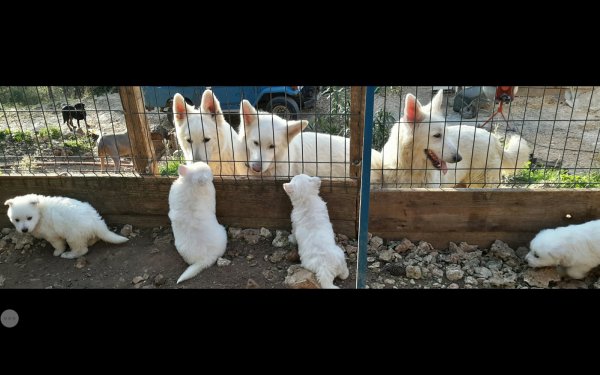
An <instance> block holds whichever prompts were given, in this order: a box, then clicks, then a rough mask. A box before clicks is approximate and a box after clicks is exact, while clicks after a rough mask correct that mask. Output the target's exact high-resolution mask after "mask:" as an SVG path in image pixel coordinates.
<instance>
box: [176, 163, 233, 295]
mask: <svg viewBox="0 0 600 375" xmlns="http://www.w3.org/2000/svg"><path fill="white" fill-rule="evenodd" d="M212 181H213V174H212V172H211V170H210V167H209V166H208V164H206V163H204V162H196V163H193V164H190V165H183V164H181V165H179V178H178V179H177V180H175V182H174V183H173V185H172V186H171V190H170V192H169V219H171V225H172V227H173V236H174V237H175V247H176V248H177V251H178V252H179V254H180V255H181V256H182V257H183V260H185V261H186V262H187V264H189V265H190V266H189V267H188V268H187V269H186V270H185V272H183V274H182V275H181V276H180V277H179V280H177V283H178V284H179V283H180V282H182V281H184V280H187V279H191V278H192V277H194V276H196V275H197V274H198V273H200V271H202V270H203V269H205V268H208V267H210V266H211V265H213V264H214V263H215V262H216V261H217V259H219V257H220V256H222V255H223V254H224V253H225V247H226V246H227V233H226V232H225V228H224V227H223V226H222V225H220V224H219V222H218V221H217V216H216V215H215V212H216V204H217V203H216V198H215V186H214V185H213V182H212Z"/></svg>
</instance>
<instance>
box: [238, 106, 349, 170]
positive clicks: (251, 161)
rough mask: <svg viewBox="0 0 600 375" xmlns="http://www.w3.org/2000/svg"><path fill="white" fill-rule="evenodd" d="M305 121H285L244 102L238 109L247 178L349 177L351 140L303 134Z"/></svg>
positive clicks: (333, 136)
mask: <svg viewBox="0 0 600 375" xmlns="http://www.w3.org/2000/svg"><path fill="white" fill-rule="evenodd" d="M307 125H308V121H306V120H301V121H286V120H284V119H282V118H280V117H278V116H277V115H274V114H271V113H267V112H263V111H257V110H256V109H255V108H254V107H253V106H252V104H250V102H248V101H247V100H244V101H242V105H241V109H240V130H239V136H240V140H239V143H240V144H241V145H242V147H243V148H245V149H246V150H247V155H246V158H247V160H248V163H247V164H246V165H247V167H248V169H247V170H248V175H249V176H263V177H292V176H296V175H298V174H301V173H305V174H308V175H311V176H319V177H322V178H331V179H335V178H338V179H340V178H348V177H349V176H350V174H349V165H350V164H349V162H350V139H349V138H344V137H340V136H336V135H330V134H324V133H313V132H302V130H304V128H306V126H307Z"/></svg>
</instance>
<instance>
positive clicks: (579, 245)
mask: <svg viewBox="0 0 600 375" xmlns="http://www.w3.org/2000/svg"><path fill="white" fill-rule="evenodd" d="M529 248H530V251H529V253H528V254H527V255H526V256H525V260H526V261H527V263H529V266H530V267H548V266H562V267H564V268H565V271H566V273H567V275H569V276H570V277H572V278H574V279H582V278H584V277H585V276H586V275H587V273H588V272H589V271H590V270H591V269H592V268H594V267H596V266H598V265H600V220H593V221H589V222H587V223H584V224H573V225H569V226H566V227H558V228H554V229H544V230H542V231H541V232H539V233H538V234H537V235H536V236H535V238H534V239H533V240H531V243H530V245H529Z"/></svg>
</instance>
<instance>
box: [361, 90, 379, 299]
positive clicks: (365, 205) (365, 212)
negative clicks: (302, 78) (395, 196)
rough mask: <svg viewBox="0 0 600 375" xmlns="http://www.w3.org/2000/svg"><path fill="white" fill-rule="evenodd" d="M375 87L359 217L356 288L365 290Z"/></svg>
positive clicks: (367, 116)
mask: <svg viewBox="0 0 600 375" xmlns="http://www.w3.org/2000/svg"><path fill="white" fill-rule="evenodd" d="M374 103H375V86H367V95H366V103H365V129H364V137H363V151H362V169H361V175H360V212H359V214H358V215H359V217H358V259H357V262H356V288H357V289H364V288H365V286H366V282H367V248H368V244H369V199H370V194H369V193H370V190H371V145H372V143H373V105H374Z"/></svg>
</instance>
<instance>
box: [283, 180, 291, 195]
mask: <svg viewBox="0 0 600 375" xmlns="http://www.w3.org/2000/svg"><path fill="white" fill-rule="evenodd" d="M283 190H285V192H286V193H288V194H291V193H293V192H294V186H293V185H292V184H290V183H285V184H283Z"/></svg>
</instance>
